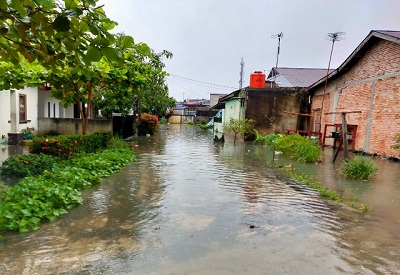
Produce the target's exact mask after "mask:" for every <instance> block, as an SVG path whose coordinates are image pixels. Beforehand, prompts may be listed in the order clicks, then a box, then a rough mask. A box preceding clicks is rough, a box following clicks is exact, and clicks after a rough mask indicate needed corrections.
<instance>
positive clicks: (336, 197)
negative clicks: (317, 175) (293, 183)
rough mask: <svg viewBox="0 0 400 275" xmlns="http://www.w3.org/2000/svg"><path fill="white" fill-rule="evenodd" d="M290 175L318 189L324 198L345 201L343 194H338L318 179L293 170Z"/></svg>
mask: <svg viewBox="0 0 400 275" xmlns="http://www.w3.org/2000/svg"><path fill="white" fill-rule="evenodd" d="M290 176H291V177H293V178H295V179H297V180H298V181H300V182H301V183H304V184H306V185H307V186H309V187H311V188H313V189H315V190H317V191H318V192H319V195H320V196H321V197H322V198H326V199H329V200H333V201H343V198H342V196H340V195H338V194H336V193H335V192H334V191H332V190H330V189H329V188H328V187H325V186H322V185H321V184H320V183H319V182H318V181H317V180H316V179H313V178H312V177H310V176H307V175H302V174H296V173H293V172H291V173H290Z"/></svg>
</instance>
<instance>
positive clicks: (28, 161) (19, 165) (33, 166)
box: [0, 154, 56, 178]
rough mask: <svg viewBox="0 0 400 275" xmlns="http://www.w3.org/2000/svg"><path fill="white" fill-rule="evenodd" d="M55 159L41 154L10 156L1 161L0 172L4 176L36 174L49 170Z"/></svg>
mask: <svg viewBox="0 0 400 275" xmlns="http://www.w3.org/2000/svg"><path fill="white" fill-rule="evenodd" d="M54 163H56V159H55V158H53V157H52V156H48V155H43V154H39V155H36V154H29V155H17V156H11V157H9V158H8V159H7V160H5V161H4V162H3V165H2V166H1V167H0V173H1V174H2V175H6V176H15V177H21V178H22V177H26V176H37V175H40V174H41V173H42V172H43V171H45V170H51V168H52V167H53V165H54Z"/></svg>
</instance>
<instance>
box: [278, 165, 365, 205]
mask: <svg viewBox="0 0 400 275" xmlns="http://www.w3.org/2000/svg"><path fill="white" fill-rule="evenodd" d="M280 171H282V172H283V173H285V174H287V175H288V176H290V177H292V178H294V179H296V180H297V181H298V182H300V183H302V184H305V185H307V186H308V187H310V188H312V189H315V190H317V191H318V193H319V195H320V197H321V198H324V199H328V200H331V201H335V202H340V203H344V204H345V205H347V206H349V207H351V208H353V209H356V210H358V211H360V212H363V213H366V212H368V211H369V210H370V208H369V206H368V205H360V204H357V203H356V202H355V200H357V199H356V198H347V197H346V198H344V197H343V196H341V195H340V194H337V193H336V192H334V191H333V190H331V189H329V188H328V187H326V186H323V185H321V183H320V182H319V181H318V180H317V179H315V178H312V177H310V176H308V175H304V174H299V173H295V172H293V171H292V170H291V169H287V168H280Z"/></svg>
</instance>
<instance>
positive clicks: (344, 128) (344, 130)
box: [339, 112, 349, 159]
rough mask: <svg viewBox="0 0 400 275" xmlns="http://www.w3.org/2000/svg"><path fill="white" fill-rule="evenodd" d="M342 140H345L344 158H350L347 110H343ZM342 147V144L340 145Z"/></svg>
mask: <svg viewBox="0 0 400 275" xmlns="http://www.w3.org/2000/svg"><path fill="white" fill-rule="evenodd" d="M342 141H343V145H344V146H343V150H344V151H343V158H344V159H348V158H349V143H348V141H347V122H346V112H342ZM339 148H340V146H339Z"/></svg>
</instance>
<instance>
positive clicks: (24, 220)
mask: <svg viewBox="0 0 400 275" xmlns="http://www.w3.org/2000/svg"><path fill="white" fill-rule="evenodd" d="M133 156H134V155H133V151H132V150H131V149H118V150H117V149H110V150H104V151H102V152H99V153H91V154H85V155H80V156H78V157H76V158H71V159H69V160H64V161H62V162H59V163H57V164H55V165H54V166H53V170H52V171H51V172H50V171H44V172H43V173H42V174H41V175H39V176H37V177H31V176H29V177H25V178H24V179H22V180H21V181H20V182H19V183H18V184H17V185H15V186H12V187H9V188H7V189H5V191H3V192H2V193H0V197H1V198H3V199H2V200H0V230H19V231H20V232H27V231H29V230H31V229H38V228H39V226H40V222H41V221H42V220H50V221H52V220H54V219H56V218H57V217H59V216H61V215H63V214H65V213H66V212H67V210H68V209H71V208H73V207H76V206H77V205H79V204H81V203H82V201H83V200H82V197H81V192H80V190H83V189H86V188H89V187H90V186H91V185H93V184H98V183H100V178H102V177H106V176H109V175H111V174H112V173H114V172H116V171H118V170H119V169H120V168H121V167H122V166H123V165H126V164H127V163H129V162H131V161H132V160H133Z"/></svg>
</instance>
